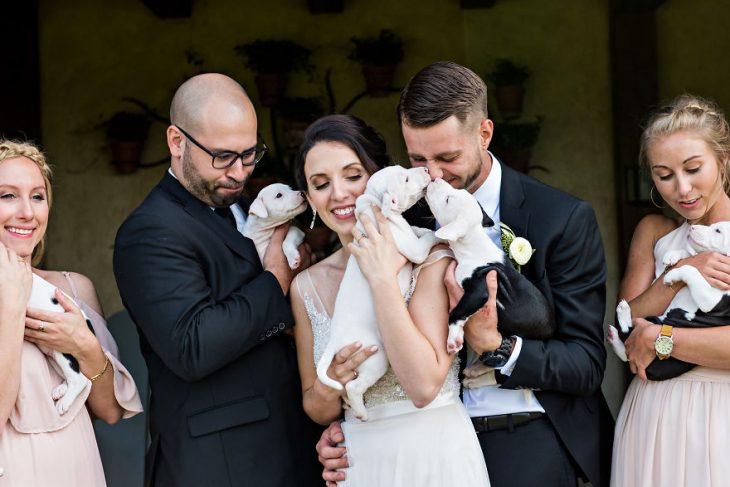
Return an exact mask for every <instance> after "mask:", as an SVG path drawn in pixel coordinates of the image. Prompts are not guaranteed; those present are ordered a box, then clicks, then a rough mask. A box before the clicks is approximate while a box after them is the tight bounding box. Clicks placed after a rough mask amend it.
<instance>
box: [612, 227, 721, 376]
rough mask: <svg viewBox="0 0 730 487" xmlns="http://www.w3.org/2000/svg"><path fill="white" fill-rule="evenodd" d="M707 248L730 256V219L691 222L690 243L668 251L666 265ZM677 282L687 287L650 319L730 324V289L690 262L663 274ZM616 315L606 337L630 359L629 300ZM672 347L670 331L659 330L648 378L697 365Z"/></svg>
mask: <svg viewBox="0 0 730 487" xmlns="http://www.w3.org/2000/svg"><path fill="white" fill-rule="evenodd" d="M705 251H711V252H719V253H721V254H724V255H730V222H718V223H713V224H712V225H709V226H708V225H692V226H691V227H690V228H689V232H688V234H687V246H686V247H685V248H684V249H676V250H670V251H668V252H667V253H666V254H665V255H664V257H663V259H662V263H663V264H664V265H665V266H674V265H676V264H677V262H679V261H680V260H681V259H684V258H686V257H689V256H691V255H697V254H698V253H700V252H705ZM677 282H684V283H685V284H686V286H685V287H684V288H682V289H680V290H679V291H678V292H677V294H676V295H675V296H674V298H673V299H672V301H671V302H670V303H669V306H668V307H667V310H666V311H665V312H664V314H663V315H661V316H658V317H657V316H649V317H647V318H646V320H647V321H649V322H651V323H654V324H657V325H665V324H666V325H671V327H679V328H706V327H710V326H721V325H727V316H728V315H730V292H728V291H722V290H720V289H717V288H713V287H712V286H710V284H709V283H708V282H707V280H706V279H705V278H704V277H703V276H702V274H701V273H700V271H699V270H698V269H697V268H696V267H694V266H691V265H683V266H680V267H677V268H675V269H671V270H670V271H669V272H667V273H666V274H665V275H664V284H666V285H668V286H671V285H673V284H674V283H677ZM616 317H617V321H618V324H619V329H618V330H617V329H616V328H615V327H614V326H611V325H609V327H608V334H607V337H606V340H607V341H608V342H609V344H610V345H611V346H612V347H613V350H614V352H615V353H616V355H618V357H619V358H620V359H621V360H623V361H624V362H627V361H628V358H627V356H626V347H625V346H624V342H625V341H626V339H628V337H629V335H630V334H631V332H632V331H633V326H632V322H631V307H630V306H629V303H627V302H626V300H621V301H620V302H619V304H618V306H616ZM665 335H666V333H665ZM673 346H674V344H673V341H672V337H671V334H668V335H666V336H663V335H662V333H660V336H659V337H657V341H656V342H655V349H656V352H657V358H656V359H654V361H652V363H651V364H649V366H648V367H647V368H646V377H647V378H648V379H649V380H666V379H671V378H673V377H677V376H679V375H682V374H684V373H685V372H688V371H690V370H692V369H693V368H694V367H696V366H695V364H691V363H688V362H684V361H682V360H677V359H676V358H673V357H670V356H669V355H670V354H671V352H672V348H673Z"/></svg>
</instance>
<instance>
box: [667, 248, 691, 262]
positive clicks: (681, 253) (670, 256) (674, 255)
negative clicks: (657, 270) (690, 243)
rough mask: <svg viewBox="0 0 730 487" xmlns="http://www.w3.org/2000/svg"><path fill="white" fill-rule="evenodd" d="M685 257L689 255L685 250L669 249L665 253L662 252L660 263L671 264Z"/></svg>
mask: <svg viewBox="0 0 730 487" xmlns="http://www.w3.org/2000/svg"><path fill="white" fill-rule="evenodd" d="M685 257H689V252H687V251H686V250H681V249H677V250H669V251H667V253H666V254H664V257H663V258H662V264H664V265H665V266H672V265H675V264H676V263H677V262H679V261H680V260H682V259H684V258H685Z"/></svg>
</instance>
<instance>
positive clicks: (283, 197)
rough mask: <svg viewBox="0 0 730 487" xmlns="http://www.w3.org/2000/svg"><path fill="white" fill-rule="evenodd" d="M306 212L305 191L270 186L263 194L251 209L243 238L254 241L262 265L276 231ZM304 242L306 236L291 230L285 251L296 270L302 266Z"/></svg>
mask: <svg viewBox="0 0 730 487" xmlns="http://www.w3.org/2000/svg"><path fill="white" fill-rule="evenodd" d="M306 209H307V199H306V198H305V197H304V194H303V193H302V192H301V191H294V190H293V189H291V188H290V187H289V186H287V185H286V184H282V183H274V184H270V185H268V186H266V187H265V188H264V189H262V190H261V191H259V194H258V195H257V196H256V199H255V200H254V201H253V203H251V206H250V207H249V209H248V218H246V224H245V225H244V227H243V235H244V236H246V237H248V238H250V239H251V240H253V243H254V245H255V246H256V252H257V253H258V254H259V259H261V262H263V261H264V254H266V249H267V248H268V247H269V242H270V241H271V236H272V235H273V234H274V230H275V229H276V227H278V226H280V225H282V224H284V223H286V222H288V221H290V220H291V219H292V218H294V217H295V216H297V215H299V214H300V213H302V212H303V211H304V210H306ZM303 241H304V232H302V231H301V230H300V229H298V228H297V227H294V226H290V227H289V230H288V231H287V234H286V237H285V238H284V243H283V244H282V247H283V250H284V255H285V256H286V260H287V262H288V263H289V267H290V268H291V269H296V268H297V267H299V264H300V263H301V256H300V255H299V249H298V247H299V245H300V244H301V243H302V242H303Z"/></svg>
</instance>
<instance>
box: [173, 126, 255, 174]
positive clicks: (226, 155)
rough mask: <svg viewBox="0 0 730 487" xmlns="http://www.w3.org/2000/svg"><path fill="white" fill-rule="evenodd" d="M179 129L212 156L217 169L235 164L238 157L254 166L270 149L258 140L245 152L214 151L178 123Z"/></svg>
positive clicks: (212, 162)
mask: <svg viewBox="0 0 730 487" xmlns="http://www.w3.org/2000/svg"><path fill="white" fill-rule="evenodd" d="M176 127H177V129H178V130H179V131H180V132H182V134H183V135H184V136H185V137H186V138H187V139H188V140H189V141H190V142H192V143H193V144H195V145H197V146H198V148H200V150H202V151H203V152H205V153H206V154H208V155H209V156H210V157H212V158H213V159H212V161H211V164H212V165H213V167H214V168H215V169H227V168H229V167H231V166H232V165H234V164H235V163H236V161H237V160H238V159H241V164H243V165H244V166H254V165H256V163H257V162H259V161H260V160H261V158H262V157H264V154H266V151H267V150H269V148H268V147H266V144H264V142H263V141H259V142H257V144H256V146H254V147H251V148H249V149H246V150H245V151H243V152H236V151H232V150H224V151H220V152H213V151H211V150H209V149H208V148H207V147H205V146H204V145H203V144H201V143H200V142H198V141H197V140H195V139H194V138H193V136H192V135H190V134H189V133H187V132H186V131H185V130H183V128H182V127H180V126H179V125H176Z"/></svg>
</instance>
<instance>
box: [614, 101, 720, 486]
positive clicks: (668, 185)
mask: <svg viewBox="0 0 730 487" xmlns="http://www.w3.org/2000/svg"><path fill="white" fill-rule="evenodd" d="M729 156H730V130H729V128H728V123H727V121H726V120H725V118H724V116H723V113H722V112H721V111H720V109H719V107H717V105H715V104H714V103H712V102H709V101H707V100H703V99H702V98H699V97H696V96H691V95H683V96H680V97H679V98H677V99H675V100H674V101H673V102H672V103H670V104H669V105H667V106H666V107H664V108H662V109H660V110H659V111H657V112H656V113H655V114H654V115H653V116H652V117H651V119H650V120H649V123H648V124H647V126H646V128H645V130H644V133H643V135H642V138H641V151H640V161H641V163H642V164H644V165H645V166H646V168H647V169H648V171H649V174H650V175H651V180H652V182H653V184H654V188H655V191H654V192H655V193H658V195H659V196H661V198H662V199H663V200H664V204H665V205H666V206H668V207H669V208H671V209H672V210H674V211H675V212H676V213H677V215H678V216H679V218H676V219H674V218H668V217H665V216H662V215H650V216H648V217H646V218H644V219H643V220H642V221H641V222H640V223H639V225H638V226H637V228H636V231H635V232H634V237H633V240H632V242H631V249H630V253H629V262H628V266H627V269H626V273H625V275H624V279H623V282H622V283H621V289H620V291H619V299H626V300H627V301H629V304H630V305H631V309H632V314H633V316H635V317H637V316H651V315H654V316H656V315H661V314H662V313H663V312H664V311H665V309H666V308H667V306H668V305H669V303H670V302H671V300H672V299H673V298H674V295H675V293H676V292H679V291H680V286H683V284H682V283H675V284H674V285H673V286H672V287H669V286H666V285H665V284H664V283H663V277H664V273H665V272H666V269H665V268H664V265H663V264H662V256H663V255H664V254H665V253H666V251H668V250H671V249H678V248H684V247H685V246H686V242H687V233H688V231H689V228H690V225H692V224H703V225H709V224H712V223H715V222H719V221H727V220H730V198H729V197H728V195H727V194H726V188H727V183H728V157H729ZM655 198H656V197H655ZM684 264H691V265H693V266H695V267H697V268H698V269H699V270H700V272H701V273H702V274H703V276H704V277H705V278H706V279H707V280H708V282H709V283H710V284H711V285H712V286H715V287H719V288H722V289H730V258H729V257H727V256H724V255H721V254H718V253H712V252H703V253H701V254H698V255H696V256H693V257H688V258H687V259H683V260H681V261H680V262H679V263H677V264H676V266H675V267H678V266H682V265H684ZM727 323H728V325H730V316H728V317H727ZM634 326H635V329H634V331H633V332H632V334H631V336H630V337H629V339H628V340H627V342H626V352H627V355H628V357H629V364H630V367H631V371H632V372H633V373H634V374H636V375H637V377H635V378H634V380H633V382H632V383H631V385H630V387H629V389H628V391H627V393H626V397H625V398H624V402H623V405H622V407H621V412H620V413H619V417H618V419H617V424H616V435H615V441H614V450H613V465H612V475H611V485H614V486H633V485H641V486H646V487H649V486H660V485H661V486H665V485H703V486H711V485H726V484H727V479H728V478H730V464H728V462H727V461H726V460H725V454H726V453H725V452H727V451H728V449H729V448H730V420H729V419H728V414H727V412H728V411H729V410H730V326H717V327H712V328H701V329H700V328H694V329H690V328H674V329H673V330H672V332H671V333H670V334H671V335H672V340H673V347H672V349H671V351H670V354H669V355H670V356H671V357H674V358H677V359H680V360H683V361H685V362H690V363H693V364H697V365H698V367H695V368H694V369H692V370H691V371H689V372H687V373H685V374H683V375H680V376H679V377H676V378H674V379H670V380H666V381H660V382H656V381H647V378H646V372H645V370H646V367H647V366H648V365H649V364H650V363H651V362H652V361H653V360H654V359H656V357H657V353H658V352H657V350H659V349H655V342H656V341H657V338H658V337H659V335H660V332H662V333H663V332H664V330H662V327H660V326H659V325H655V324H652V323H649V322H648V321H646V320H644V319H641V318H638V319H635V320H634ZM662 352H666V350H662Z"/></svg>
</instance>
